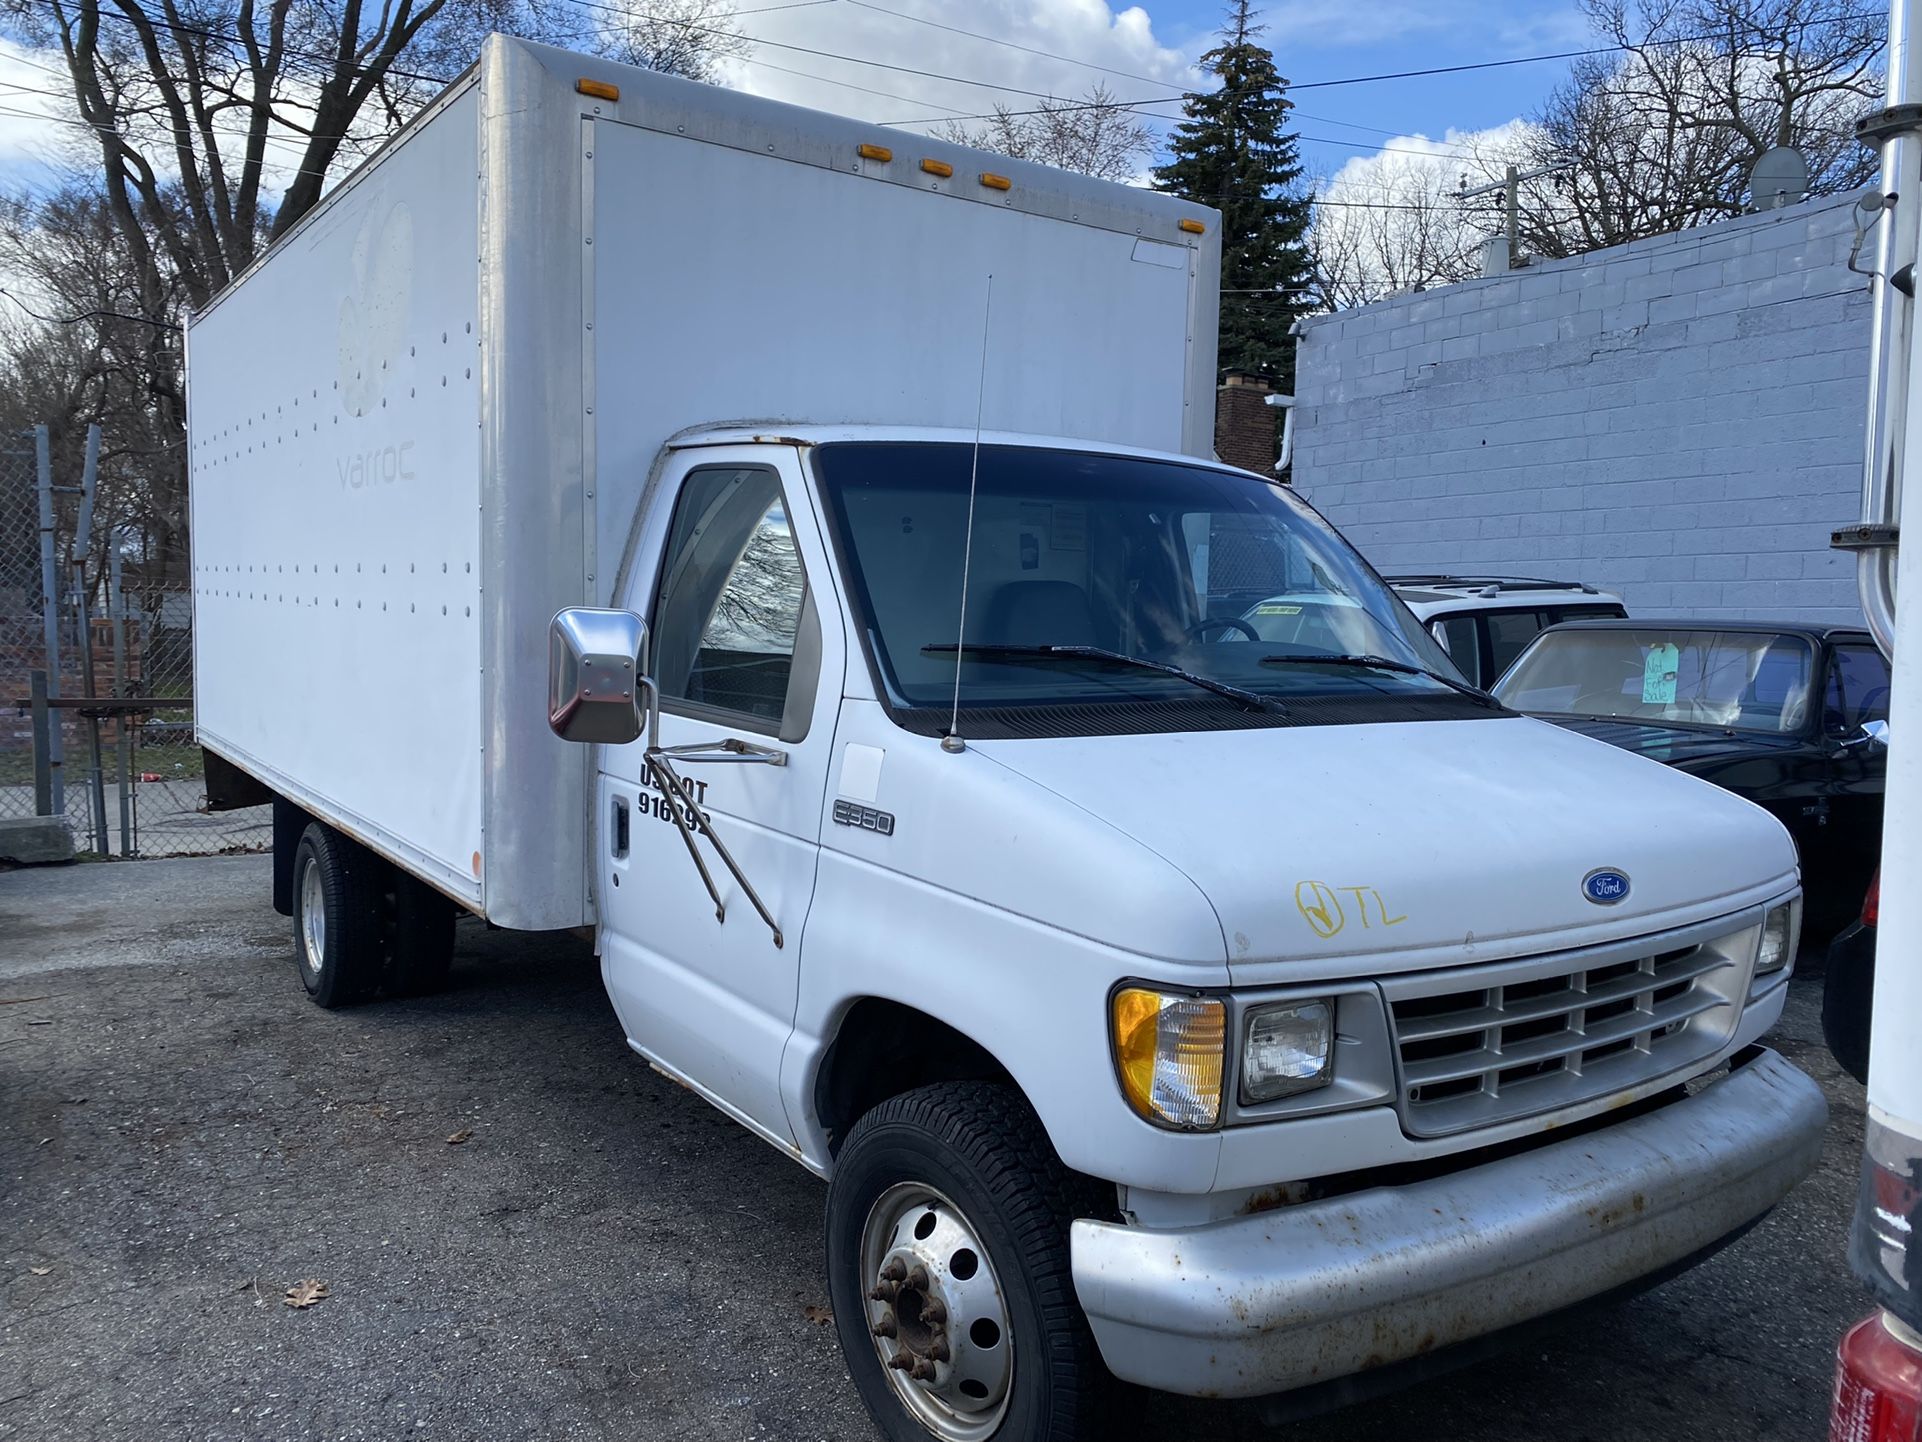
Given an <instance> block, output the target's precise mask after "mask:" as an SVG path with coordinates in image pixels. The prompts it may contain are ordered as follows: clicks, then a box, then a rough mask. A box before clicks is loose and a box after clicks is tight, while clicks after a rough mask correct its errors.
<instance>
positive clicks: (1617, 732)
mask: <svg viewBox="0 0 1922 1442" xmlns="http://www.w3.org/2000/svg"><path fill="white" fill-rule="evenodd" d="M1541 719H1542V720H1544V721H1549V722H1552V723H1553V724H1555V725H1557V726H1560V727H1562V728H1563V729H1564V730H1568V731H1573V732H1575V733H1576V734H1577V735H1581V736H1592V737H1594V738H1595V739H1596V740H1597V741H1606V742H1607V743H1608V744H1609V745H1611V746H1619V747H1621V748H1622V750H1624V751H1633V752H1634V753H1635V754H1636V755H1637V756H1646V757H1648V759H1649V760H1651V761H1660V762H1661V763H1663V764H1664V765H1666V766H1679V767H1681V768H1682V769H1683V770H1685V771H1686V770H1689V769H1691V768H1693V767H1697V766H1705V765H1710V764H1712V763H1714V762H1717V761H1727V760H1730V759H1732V758H1734V757H1738V756H1766V755H1768V754H1770V753H1772V752H1776V751H1791V750H1793V749H1794V748H1795V746H1796V738H1795V737H1793V736H1765V735H1762V734H1761V733H1759V732H1753V731H1748V732H1742V733H1740V734H1730V733H1729V732H1726V731H1704V730H1702V729H1700V728H1699V727H1693V726H1663V725H1661V724H1659V723H1657V722H1653V721H1617V720H1612V719H1601V718H1593V717H1586V716H1543V717H1542V718H1541Z"/></svg>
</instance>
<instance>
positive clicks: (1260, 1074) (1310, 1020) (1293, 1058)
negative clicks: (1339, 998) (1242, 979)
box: [1241, 1000, 1335, 1102]
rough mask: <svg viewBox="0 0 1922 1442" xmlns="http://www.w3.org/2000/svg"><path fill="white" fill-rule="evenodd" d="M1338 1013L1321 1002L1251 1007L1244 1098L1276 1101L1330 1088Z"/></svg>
mask: <svg viewBox="0 0 1922 1442" xmlns="http://www.w3.org/2000/svg"><path fill="white" fill-rule="evenodd" d="M1334 1012H1335V1008H1334V1005H1333V1003H1331V1002H1328V1001H1319V1000H1318V1001H1285V1002H1277V1003H1276V1004H1275V1005H1273V1006H1258V1007H1253V1008H1251V1009H1250V1010H1249V1012H1248V1014H1247V1017H1246V1019H1245V1020H1244V1022H1243V1024H1242V1036H1241V1099H1242V1100H1243V1101H1245V1102H1271V1101H1273V1100H1275V1098H1277V1097H1286V1096H1293V1095H1294V1094H1295V1093H1296V1092H1305V1091H1313V1090H1314V1089H1315V1088H1316V1087H1325V1086H1327V1085H1328V1083H1329V1081H1330V1080H1331V1079H1332V1078H1331V1075H1330V1067H1329V1062H1330V1060H1331V1053H1332V1052H1333V1050H1334V1048H1333V1045H1332V1043H1333V1041H1334Z"/></svg>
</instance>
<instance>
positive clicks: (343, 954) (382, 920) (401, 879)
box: [293, 821, 454, 1008]
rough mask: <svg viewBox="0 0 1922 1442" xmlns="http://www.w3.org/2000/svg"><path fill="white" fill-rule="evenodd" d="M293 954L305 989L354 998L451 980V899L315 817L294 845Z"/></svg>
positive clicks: (321, 997)
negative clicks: (449, 971)
mask: <svg viewBox="0 0 1922 1442" xmlns="http://www.w3.org/2000/svg"><path fill="white" fill-rule="evenodd" d="M293 912H294V958H295V962H296V964H297V966H298V968H299V971H300V981H301V985H302V986H304V987H306V988H307V995H308V996H310V997H311V998H313V1000H314V1001H315V1002H316V1003H317V1004H319V1005H321V1006H324V1007H329V1008H333V1007H341V1006H351V1005H353V1004H354V1003H355V1002H360V1001H366V1000H368V999H369V998H370V997H372V996H374V995H375V994H376V993H379V992H383V991H384V992H386V993H387V994H388V995H389V996H419V995H423V994H425V993H427V992H430V991H435V990H438V989H439V988H440V987H442V986H444V985H445V984H446V981H447V973H448V970H449V968H450V967H451V966H452V965H453V960H454V904H453V902H451V901H449V900H448V899H447V898H446V897H444V896H442V895H441V894H440V893H439V892H437V891H435V890H434V889H433V888H432V887H430V886H428V885H426V884H425V883H424V882H421V881H418V880H416V879H415V878H414V877H412V876H410V875H408V874H407V873H406V872H404V871H402V870H401V869H400V868H399V867H397V866H395V865H394V864H393V863H391V862H389V861H387V860H386V859H385V858H384V857H380V856H376V855H375V854H374V853H373V852H371V851H369V850H368V849H367V848H366V847H364V846H362V845H361V844H360V843H359V842H357V841H354V840H353V839H351V838H350V837H347V836H343V835H342V834H341V833H340V832H338V831H336V830H334V829H333V828H332V827H330V826H326V825H324V824H322V823H321V822H318V821H316V822H312V823H310V824H309V825H308V827H307V829H306V831H304V832H303V833H302V834H301V837H300V841H299V844H298V845H297V846H296V847H295V848H294V865H293Z"/></svg>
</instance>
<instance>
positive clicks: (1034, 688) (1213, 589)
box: [813, 441, 1487, 734]
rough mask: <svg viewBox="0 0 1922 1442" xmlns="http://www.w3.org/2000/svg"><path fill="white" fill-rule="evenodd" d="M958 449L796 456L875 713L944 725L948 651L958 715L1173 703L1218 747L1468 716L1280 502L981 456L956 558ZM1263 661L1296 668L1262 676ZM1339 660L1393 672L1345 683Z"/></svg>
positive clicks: (1004, 449) (1009, 454)
mask: <svg viewBox="0 0 1922 1442" xmlns="http://www.w3.org/2000/svg"><path fill="white" fill-rule="evenodd" d="M973 450H974V448H973V447H972V446H970V445H968V444H966V443H952V442H938V443H925V442H924V443H912V442H862V441H847V442H836V443H831V444H827V445H823V446H820V447H818V448H816V450H815V452H814V455H813V465H814V469H815V474H816V477H817V480H818V482H819V484H820V488H821V492H822V495H823V498H824V500H825V502H826V506H827V510H828V513H829V519H830V523H831V528H832V531H833V533H834V540H835V545H836V548H837V550H838V552H839V558H840V562H841V565H842V568H843V571H844V574H845V575H846V577H847V580H848V583H849V590H850V592H851V594H852V598H853V603H854V605H855V606H856V608H857V611H858V620H859V624H860V628H861V631H862V633H863V636H864V638H865V640H866V642H867V647H868V651H869V655H870V658H871V660H872V661H873V663H874V669H875V672H876V676H877V680H878V682H879V684H880V685H881V686H882V687H883V688H884V692H885V699H886V700H887V701H888V702H889V704H890V705H891V706H893V707H895V708H897V709H898V708H927V709H929V710H931V711H932V710H936V709H938V710H939V711H940V712H941V713H942V716H943V719H945V714H946V710H947V708H948V707H949V705H950V704H951V702H952V700H953V696H954V687H955V667H956V662H955V657H956V645H957V641H959V642H960V643H961V647H960V656H961V663H960V682H961V706H962V709H963V712H964V713H966V712H967V711H969V710H971V709H977V708H1021V707H1032V708H1043V707H1062V706H1073V705H1075V704H1077V703H1085V704H1086V705H1089V706H1092V707H1097V708H1100V707H1108V708H1113V707H1127V706H1130V705H1132V706H1135V707H1136V708H1137V709H1138V708H1140V707H1141V706H1143V705H1144V704H1146V705H1149V706H1150V707H1153V706H1157V705H1158V706H1160V707H1163V708H1165V707H1166V706H1167V703H1169V702H1170V701H1176V700H1178V701H1179V702H1180V703H1182V704H1181V706H1180V707H1179V708H1177V709H1178V710H1181V711H1183V712H1186V713H1192V712H1193V710H1194V708H1204V709H1206V710H1208V711H1211V712H1217V711H1218V712H1221V713H1223V714H1224V716H1225V717H1227V718H1236V717H1239V718H1241V720H1240V721H1239V722H1238V721H1236V720H1232V719H1223V720H1216V719H1214V718H1212V717H1211V718H1210V720H1209V721H1208V722H1207V723H1205V724H1208V725H1210V726H1214V725H1234V724H1269V723H1274V724H1282V719H1281V718H1286V717H1289V716H1293V717H1294V720H1293V721H1291V722H1287V723H1286V724H1307V723H1308V722H1309V721H1311V720H1316V719H1319V720H1324V721H1326V720H1337V719H1379V720H1387V719H1394V717H1395V713H1397V712H1402V713H1405V712H1406V710H1407V708H1408V707H1409V705H1410V703H1415V702H1423V701H1429V702H1438V701H1440V700H1442V698H1446V699H1447V707H1446V710H1447V714H1449V715H1463V714H1472V713H1474V712H1475V711H1476V709H1477V707H1476V702H1475V701H1474V699H1473V698H1470V697H1465V696H1462V695H1460V694H1458V693H1457V692H1456V691H1454V690H1452V689H1451V688H1450V686H1449V685H1447V684H1445V683H1443V682H1441V681H1437V680H1436V679H1434V678H1433V677H1431V676H1426V675H1423V674H1421V673H1422V672H1437V673H1440V674H1442V675H1444V676H1447V677H1450V678H1457V677H1459V674H1460V673H1459V672H1458V671H1456V670H1455V668H1454V666H1453V664H1452V663H1451V662H1450V661H1449V659H1448V657H1447V654H1446V653H1445V652H1443V651H1442V649H1441V648H1440V646H1438V645H1437V644H1436V643H1435V642H1434V640H1433V639H1432V638H1431V637H1430V636H1429V635H1428V634H1427V633H1426V632H1425V631H1424V630H1423V629H1422V627H1421V625H1420V623H1419V622H1417V621H1416V620H1415V618H1414V617H1413V616H1412V615H1411V614H1410V613H1409V611H1408V610H1407V608H1406V607H1404V606H1403V605H1402V604H1401V602H1400V601H1399V600H1397V599H1396V598H1395V597H1394V595H1393V594H1392V593H1391V592H1390V591H1389V590H1388V588H1387V587H1386V586H1385V585H1384V584H1383V583H1382V582H1381V580H1380V579H1379V578H1378V577H1377V576H1376V575H1375V573H1374V572H1373V571H1372V570H1370V569H1369V568H1368V566H1367V565H1366V564H1365V563H1364V562H1363V561H1362V560H1361V558H1360V557H1359V556H1357V555H1356V554H1355V552H1354V551H1353V550H1352V549H1351V548H1350V547H1349V546H1348V544H1347V543H1346V542H1345V541H1343V540H1342V539H1341V537H1340V536H1338V535H1337V534H1336V533H1335V531H1334V530H1333V528H1332V527H1330V526H1329V525H1328V524H1327V523H1326V522H1325V521H1323V520H1322V519H1321V518H1320V517H1319V516H1317V515H1316V514H1315V513H1314V512H1313V511H1312V510H1311V509H1309V508H1308V507H1307V506H1305V505H1303V504H1302V503H1301V502H1299V501H1298V500H1296V499H1295V498H1294V497H1293V496H1291V495H1289V494H1288V493H1287V492H1286V491H1284V490H1283V489H1282V488H1281V487H1279V486H1275V485H1271V484H1269V483H1267V482H1265V481H1263V480H1261V479H1260V478H1259V477H1256V476H1252V475H1245V474H1241V473H1237V472H1232V471H1224V470H1220V469H1215V468H1210V467H1206V466H1200V465H1184V464H1181V463H1178V462H1171V461H1162V460H1151V459H1145V458H1136V457H1128V456H1115V455H1106V454H1098V453H1088V452H1080V451H1069V450H1056V449H1048V448H1043V447H1027V446H1007V445H988V446H983V447H981V452H980V459H979V474H978V481H977V487H976V492H977V493H976V499H975V506H974V522H973V528H972V537H971V538H970V535H969V526H968V488H969V475H970V470H971V467H972V466H973V464H974V454H973ZM970 549H971V550H972V560H971V562H970V567H969V576H968V583H967V609H968V614H967V624H966V628H965V635H961V636H957V631H958V630H960V619H961V617H960V607H961V571H962V557H963V554H964V553H965V552H968V551H969V550H970ZM1050 648H1052V649H1050ZM1278 655H1282V656H1300V657H1302V658H1304V659H1303V662H1302V664H1299V665H1276V664H1273V658H1275V657H1276V656H1278ZM1354 656H1378V657H1384V658H1387V659H1389V660H1391V661H1394V662H1399V663H1402V664H1403V665H1405V666H1406V667H1407V668H1408V669H1407V670H1405V671H1404V670H1391V669H1377V668H1370V667H1359V666H1353V665H1347V664H1343V663H1342V661H1343V658H1346V657H1354ZM1312 657H1329V658H1333V659H1332V660H1331V661H1329V662H1327V663H1325V664H1324V663H1321V662H1317V661H1314V660H1312V659H1308V658H1312ZM1118 658H1140V659H1141V660H1144V661H1150V662H1154V663H1157V664H1156V665H1154V666H1147V665H1126V664H1116V660H1117V659H1118ZM1182 673H1185V674H1182ZM1196 678H1201V680H1202V681H1204V682H1207V683H1216V685H1215V686H1213V687H1210V686H1205V685H1200V684H1197V679H1196ZM1252 698H1273V699H1274V701H1275V702H1277V703H1279V704H1275V705H1272V706H1269V705H1263V704H1258V703H1257V704H1249V702H1250V700H1251V699H1252ZM1318 698H1319V699H1324V700H1325V699H1349V700H1357V701H1362V702H1365V703H1383V704H1380V705H1369V706H1365V707H1364V709H1366V710H1367V711H1368V712H1369V714H1368V715H1367V716H1366V717H1365V718H1364V717H1363V716H1362V715H1361V714H1359V713H1354V714H1349V713H1346V712H1343V713H1340V714H1336V713H1334V712H1329V711H1328V710H1327V709H1326V708H1322V710H1320V711H1317V709H1316V707H1315V705H1314V704H1313V703H1314V701H1315V700H1316V699H1318ZM1481 714H1487V711H1486V703H1482V713H1481ZM1092 724H1095V725H1096V726H1099V725H1100V723H1099V722H1096V723H1092ZM1171 725H1179V721H1178V720H1174V719H1173V718H1172V716H1171ZM1110 729H1112V728H1110ZM1125 729H1136V727H1135V726H1133V725H1129V726H1127V727H1126V728H1125ZM1157 729H1159V728H1157ZM1031 734H1043V733H1031Z"/></svg>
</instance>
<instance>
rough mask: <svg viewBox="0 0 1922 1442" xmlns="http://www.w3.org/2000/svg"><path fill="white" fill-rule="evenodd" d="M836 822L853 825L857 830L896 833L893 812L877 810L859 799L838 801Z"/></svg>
mask: <svg viewBox="0 0 1922 1442" xmlns="http://www.w3.org/2000/svg"><path fill="white" fill-rule="evenodd" d="M834 822H835V825H837V826H852V827H853V828H854V829H855V830H856V831H872V832H874V833H875V834H876V835H877V836H892V835H894V813H893V812H891V811H876V810H875V809H874V808H873V807H872V806H863V805H862V804H861V803H860V802H858V801H836V802H835V803H834Z"/></svg>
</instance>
